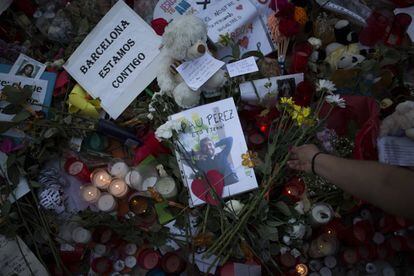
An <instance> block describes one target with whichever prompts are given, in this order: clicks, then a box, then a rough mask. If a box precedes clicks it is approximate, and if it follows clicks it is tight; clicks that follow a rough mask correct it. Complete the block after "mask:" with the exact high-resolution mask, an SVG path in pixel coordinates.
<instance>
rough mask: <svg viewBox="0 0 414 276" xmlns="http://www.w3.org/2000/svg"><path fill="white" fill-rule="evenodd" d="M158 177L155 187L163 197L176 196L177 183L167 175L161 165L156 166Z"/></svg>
mask: <svg viewBox="0 0 414 276" xmlns="http://www.w3.org/2000/svg"><path fill="white" fill-rule="evenodd" d="M157 169H158V173H159V174H160V179H158V181H157V183H155V189H156V190H157V191H158V192H159V193H160V195H161V196H162V197H163V198H165V199H171V198H174V197H175V196H177V193H178V190H177V185H176V184H175V181H174V179H173V178H172V177H170V176H168V174H167V172H166V171H165V170H164V167H163V166H162V165H158V166H157Z"/></svg>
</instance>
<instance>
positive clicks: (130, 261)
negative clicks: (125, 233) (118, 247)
mask: <svg viewBox="0 0 414 276" xmlns="http://www.w3.org/2000/svg"><path fill="white" fill-rule="evenodd" d="M136 265H137V258H135V256H128V257H126V258H125V266H126V267H128V268H134V267H135V266H136Z"/></svg>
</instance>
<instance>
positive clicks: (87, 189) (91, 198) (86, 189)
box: [81, 185, 101, 203]
mask: <svg viewBox="0 0 414 276" xmlns="http://www.w3.org/2000/svg"><path fill="white" fill-rule="evenodd" d="M81 194H82V199H83V200H84V201H86V202H88V203H95V202H97V201H98V200H99V197H100V196H101V192H100V191H99V190H98V188H96V187H95V186H92V185H84V186H81Z"/></svg>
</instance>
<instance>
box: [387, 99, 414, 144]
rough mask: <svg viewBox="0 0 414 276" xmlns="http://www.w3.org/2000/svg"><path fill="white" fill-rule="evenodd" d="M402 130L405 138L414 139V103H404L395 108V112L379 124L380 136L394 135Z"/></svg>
mask: <svg viewBox="0 0 414 276" xmlns="http://www.w3.org/2000/svg"><path fill="white" fill-rule="evenodd" d="M401 130H404V131H405V134H406V135H407V137H409V138H411V139H414V102H412V101H405V102H403V103H400V104H399V105H397V107H396V108H395V112H394V113H393V114H391V115H390V116H388V117H387V118H385V119H384V120H383V121H382V123H381V129H380V136H385V135H396V134H398V132H399V131H401Z"/></svg>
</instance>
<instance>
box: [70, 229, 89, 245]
mask: <svg viewBox="0 0 414 276" xmlns="http://www.w3.org/2000/svg"><path fill="white" fill-rule="evenodd" d="M91 238H92V233H91V231H89V230H87V229H85V228H83V227H76V228H75V229H74V230H73V232H72V239H73V240H74V241H75V242H76V243H88V242H89V241H90V240H91Z"/></svg>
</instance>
